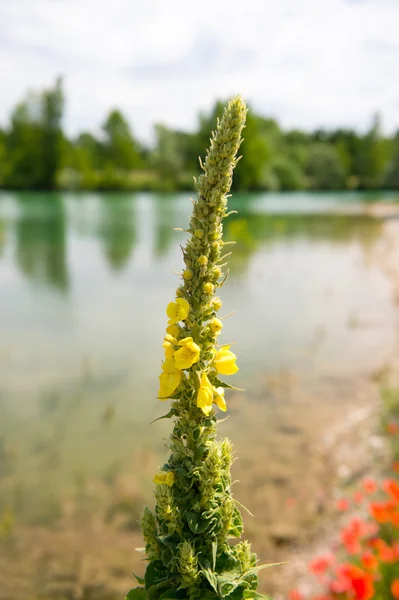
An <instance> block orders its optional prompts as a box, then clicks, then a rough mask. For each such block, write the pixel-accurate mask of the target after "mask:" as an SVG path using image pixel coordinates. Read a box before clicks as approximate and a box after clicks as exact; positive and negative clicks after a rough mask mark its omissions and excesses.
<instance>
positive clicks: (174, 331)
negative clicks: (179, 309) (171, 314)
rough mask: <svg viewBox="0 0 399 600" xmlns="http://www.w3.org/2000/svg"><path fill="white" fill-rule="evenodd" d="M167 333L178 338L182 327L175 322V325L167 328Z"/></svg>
mask: <svg viewBox="0 0 399 600" xmlns="http://www.w3.org/2000/svg"><path fill="white" fill-rule="evenodd" d="M166 333H169V335H171V336H172V337H174V338H178V337H179V335H180V333H181V327H180V326H179V325H178V324H177V323H173V325H169V326H168V327H167V328H166Z"/></svg>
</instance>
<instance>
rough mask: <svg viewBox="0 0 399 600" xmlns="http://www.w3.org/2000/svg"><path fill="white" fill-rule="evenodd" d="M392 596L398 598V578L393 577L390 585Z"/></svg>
mask: <svg viewBox="0 0 399 600" xmlns="http://www.w3.org/2000/svg"><path fill="white" fill-rule="evenodd" d="M391 594H392V598H395V600H396V599H397V598H399V579H394V580H393V582H392V585H391Z"/></svg>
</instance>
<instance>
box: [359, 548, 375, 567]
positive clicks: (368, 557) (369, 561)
mask: <svg viewBox="0 0 399 600" xmlns="http://www.w3.org/2000/svg"><path fill="white" fill-rule="evenodd" d="M360 560H361V563H362V565H363V567H364V568H365V569H369V570H370V571H373V570H374V569H376V568H377V567H378V560H377V558H376V557H375V555H374V554H373V553H372V552H370V550H367V551H366V552H364V553H363V555H362V557H361V559H360Z"/></svg>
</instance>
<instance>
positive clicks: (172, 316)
mask: <svg viewBox="0 0 399 600" xmlns="http://www.w3.org/2000/svg"><path fill="white" fill-rule="evenodd" d="M189 312H190V305H189V303H188V302H187V300H186V299H185V298H176V302H169V304H168V306H167V307H166V314H167V315H168V317H169V325H173V324H174V323H177V322H178V321H184V320H185V319H187V317H188V313H189Z"/></svg>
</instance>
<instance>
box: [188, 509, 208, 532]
mask: <svg viewBox="0 0 399 600" xmlns="http://www.w3.org/2000/svg"><path fill="white" fill-rule="evenodd" d="M186 519H187V524H188V526H189V528H190V529H191V531H192V532H193V533H204V531H206V530H207V529H208V527H209V521H207V520H205V519H201V518H200V517H199V515H197V513H195V512H187V513H186Z"/></svg>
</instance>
